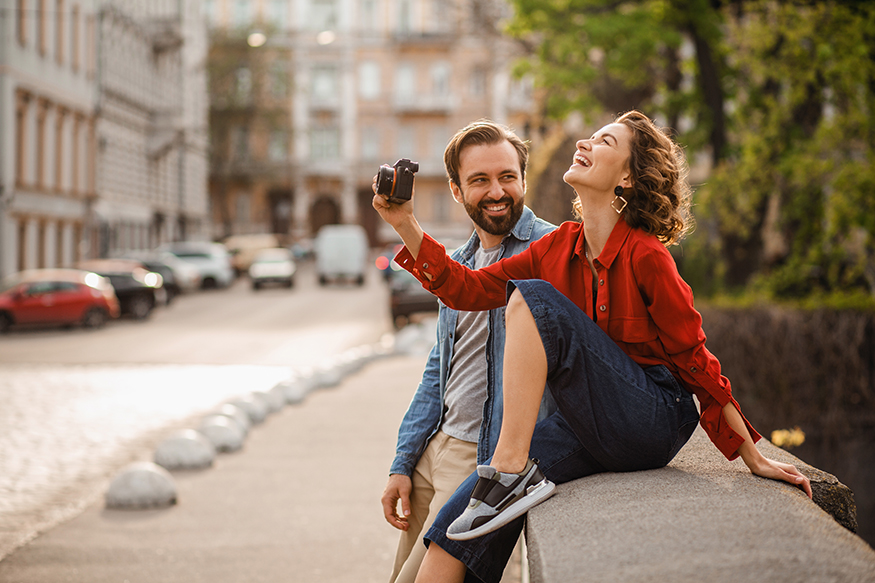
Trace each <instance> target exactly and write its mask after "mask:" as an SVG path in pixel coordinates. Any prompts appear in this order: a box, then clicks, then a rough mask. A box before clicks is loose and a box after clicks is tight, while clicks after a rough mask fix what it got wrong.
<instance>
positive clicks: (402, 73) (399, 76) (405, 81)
mask: <svg viewBox="0 0 875 583" xmlns="http://www.w3.org/2000/svg"><path fill="white" fill-rule="evenodd" d="M395 95H396V97H397V98H398V100H399V101H402V102H409V101H413V98H414V96H415V95H416V70H415V69H414V68H413V65H411V64H410V63H401V64H400V65H398V69H397V73H396V78H395Z"/></svg>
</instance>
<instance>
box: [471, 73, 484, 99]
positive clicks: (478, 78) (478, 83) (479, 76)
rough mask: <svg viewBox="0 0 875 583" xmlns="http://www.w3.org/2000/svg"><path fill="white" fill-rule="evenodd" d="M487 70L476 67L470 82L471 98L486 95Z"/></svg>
mask: <svg viewBox="0 0 875 583" xmlns="http://www.w3.org/2000/svg"><path fill="white" fill-rule="evenodd" d="M486 79H487V74H486V68H485V67H474V69H473V70H472V71H471V77H470V80H469V85H468V90H469V92H470V93H471V97H483V96H484V95H486Z"/></svg>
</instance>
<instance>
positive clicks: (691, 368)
mask: <svg viewBox="0 0 875 583" xmlns="http://www.w3.org/2000/svg"><path fill="white" fill-rule="evenodd" d="M690 372H699V369H697V368H696V367H695V366H691V367H690Z"/></svg>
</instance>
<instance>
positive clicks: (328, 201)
mask: <svg viewBox="0 0 875 583" xmlns="http://www.w3.org/2000/svg"><path fill="white" fill-rule="evenodd" d="M339 222H340V206H339V205H338V204H337V201H336V200H334V198H332V197H331V196H330V195H322V196H320V197H319V198H317V199H316V202H314V203H313V206H312V207H310V233H311V234H313V235H315V234H316V233H318V232H319V229H321V228H322V227H324V226H325V225H336V224H337V223H339Z"/></svg>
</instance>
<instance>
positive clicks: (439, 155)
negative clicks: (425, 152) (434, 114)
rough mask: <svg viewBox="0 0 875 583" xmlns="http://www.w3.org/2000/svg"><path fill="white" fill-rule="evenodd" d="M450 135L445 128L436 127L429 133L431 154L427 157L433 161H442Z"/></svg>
mask: <svg viewBox="0 0 875 583" xmlns="http://www.w3.org/2000/svg"><path fill="white" fill-rule="evenodd" d="M450 137H452V134H451V133H450V130H449V129H448V128H447V127H446V126H437V127H436V128H434V129H432V131H431V140H430V141H431V152H429V157H430V158H431V159H433V160H443V157H444V150H446V148H447V143H449V141H450Z"/></svg>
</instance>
